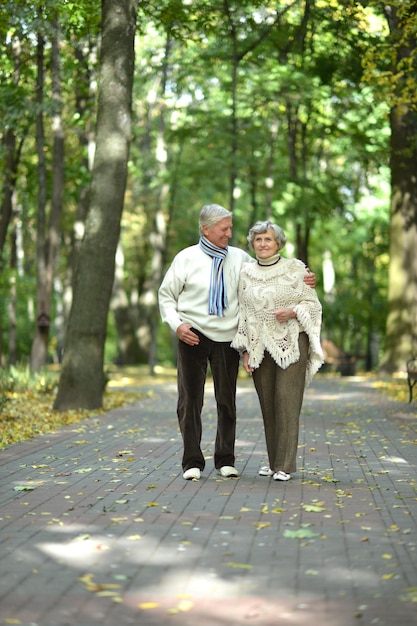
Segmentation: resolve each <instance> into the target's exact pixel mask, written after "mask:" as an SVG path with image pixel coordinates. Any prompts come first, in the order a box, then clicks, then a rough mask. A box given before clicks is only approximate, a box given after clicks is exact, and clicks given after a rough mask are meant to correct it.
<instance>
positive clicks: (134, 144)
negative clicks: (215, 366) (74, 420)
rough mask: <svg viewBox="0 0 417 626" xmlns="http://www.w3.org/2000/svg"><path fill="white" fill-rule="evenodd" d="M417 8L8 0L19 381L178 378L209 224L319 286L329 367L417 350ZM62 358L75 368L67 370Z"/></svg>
mask: <svg viewBox="0 0 417 626" xmlns="http://www.w3.org/2000/svg"><path fill="white" fill-rule="evenodd" d="M416 32H417V9H416V4H415V2H411V1H410V0H401V1H400V0H398V1H392V2H388V3H387V2H380V1H377V0H369V1H363V2H353V1H351V0H328V1H324V0H283V1H281V2H258V1H255V2H253V1H252V2H249V1H247V0H239V1H237V0H212V1H205V0H195V1H194V0H182V1H181V0H158V2H155V1H149V2H145V1H139V2H136V1H133V0H103V2H102V3H101V5H100V3H97V2H94V1H92V0H79V1H77V2H73V1H71V0H61V1H60V2H57V1H56V0H53V1H52V0H45V1H44V2H42V3H38V2H31V1H30V0H25V1H23V0H17V1H14V2H10V1H9V0H5V1H3V3H2V6H1V7H0V33H1V41H2V46H1V51H0V53H1V66H0V74H1V85H0V93H1V98H0V110H1V119H2V126H1V147H0V159H1V175H2V179H3V180H2V183H3V184H2V195H1V215H0V252H1V273H0V364H1V367H2V368H4V369H5V370H7V369H8V368H10V367H11V366H15V365H16V364H22V363H23V364H26V363H27V364H28V366H29V367H30V371H31V372H40V371H42V368H44V367H45V365H46V364H48V363H56V364H58V365H59V368H60V371H61V376H60V382H59V389H58V394H57V397H56V399H55V403H54V406H55V408H56V409H58V410H66V409H69V408H79V407H84V408H96V407H98V406H100V405H101V403H102V396H103V390H104V387H105V382H106V372H105V366H106V363H116V364H120V365H132V364H133V365H136V364H144V363H145V364H147V365H148V367H149V371H150V372H151V373H154V372H155V369H156V367H157V366H158V365H160V364H169V363H171V364H172V363H175V340H174V338H173V337H172V336H171V335H170V332H169V329H168V328H167V327H166V326H163V325H162V324H161V321H160V317H159V312H158V307H157V289H158V287H159V284H160V282H161V279H162V276H163V274H164V271H165V269H166V267H167V265H168V263H169V262H170V261H171V259H172V257H173V256H174V254H175V253H176V252H177V251H178V250H180V249H181V248H183V247H185V246H187V245H191V244H194V243H196V242H197V240H198V215H199V211H200V209H201V206H202V205H203V204H206V203H211V202H215V203H218V204H222V205H223V206H225V207H227V208H228V209H230V210H231V211H232V212H233V214H234V237H233V242H232V243H233V244H234V245H237V246H241V247H244V248H245V247H246V234H247V231H248V229H249V228H250V226H251V225H252V224H253V223H254V222H255V221H256V220H257V219H265V218H267V219H272V220H274V221H276V222H277V223H278V224H280V225H281V226H282V227H283V228H284V230H285V232H286V234H287V237H288V240H289V243H288V244H287V246H286V249H285V253H286V255H288V256H296V257H298V258H301V259H303V260H304V261H305V262H306V263H307V264H308V265H309V267H311V268H312V270H313V271H314V272H315V274H316V277H317V291H318V293H319V296H320V299H321V301H322V303H323V332H322V338H323V343H324V346H325V349H326V354H327V356H328V366H329V367H335V368H336V369H337V370H338V371H341V372H342V373H349V372H350V373H351V372H352V371H354V369H358V368H360V369H363V370H366V371H371V370H376V369H379V370H381V371H382V370H383V371H386V372H396V371H404V369H405V363H406V360H407V359H408V358H409V357H410V356H411V355H412V354H417V255H416V250H417V96H416V94H417V60H416ZM63 355H64V356H63Z"/></svg>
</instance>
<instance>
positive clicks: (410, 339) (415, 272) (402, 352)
mask: <svg viewBox="0 0 417 626" xmlns="http://www.w3.org/2000/svg"><path fill="white" fill-rule="evenodd" d="M391 134H392V137H391V155H392V156H391V184H392V197H391V220H390V267H389V286H388V318H387V331H386V345H385V353H384V358H383V361H382V369H383V370H385V371H388V372H393V371H401V370H405V364H406V360H407V359H408V358H410V356H411V355H412V354H414V355H415V354H417V252H416V251H417V146H416V141H415V139H416V135H417V115H416V113H414V112H409V113H407V114H406V115H404V114H402V113H401V111H400V110H399V109H395V110H393V111H392V113H391Z"/></svg>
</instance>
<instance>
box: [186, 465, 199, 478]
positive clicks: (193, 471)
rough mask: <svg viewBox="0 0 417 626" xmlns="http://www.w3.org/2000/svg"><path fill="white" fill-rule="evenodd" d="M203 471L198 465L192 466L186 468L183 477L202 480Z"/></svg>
mask: <svg viewBox="0 0 417 626" xmlns="http://www.w3.org/2000/svg"><path fill="white" fill-rule="evenodd" d="M200 475H201V472H200V470H199V469H198V467H190V469H188V470H185V472H184V474H183V475H182V477H183V478H184V480H200Z"/></svg>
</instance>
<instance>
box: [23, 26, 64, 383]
mask: <svg viewBox="0 0 417 626" xmlns="http://www.w3.org/2000/svg"><path fill="white" fill-rule="evenodd" d="M51 49H52V60H51V74H52V99H53V107H54V110H53V117H52V135H53V157H52V198H51V210H50V213H49V224H48V230H46V228H47V225H46V206H45V205H46V168H45V161H44V157H43V155H42V156H41V150H42V146H43V115H42V111H41V110H40V112H39V119H38V124H39V126H38V131H39V137H38V158H39V159H40V163H39V168H40V174H39V182H40V189H41V192H40V194H39V196H40V200H39V217H38V245H37V262H38V264H37V308H38V315H37V318H36V327H35V338H34V341H33V345H32V352H31V358H30V366H31V370H32V371H34V372H38V371H39V370H40V369H41V368H42V367H43V366H44V365H45V363H46V361H47V357H48V340H49V328H50V320H51V302H52V292H53V280H54V273H55V266H56V260H57V258H58V251H59V241H60V232H61V213H62V197H63V192H64V130H63V124H62V96H61V62H60V37H59V26H58V20H57V18H56V17H55V19H54V23H53V37H52V48H51ZM42 57H43V54H42ZM42 66H43V58H39V68H38V69H39V72H40V73H41V75H43V69H42ZM39 90H40V91H39V103H41V102H42V100H43V98H42V92H43V78H42V79H40V80H39ZM44 186H45V189H43V187H44Z"/></svg>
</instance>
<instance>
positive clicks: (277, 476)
mask: <svg viewBox="0 0 417 626" xmlns="http://www.w3.org/2000/svg"><path fill="white" fill-rule="evenodd" d="M272 478H273V479H274V480H290V478H291V474H287V472H282V471H281V470H280V471H279V472H275V474H274V475H273V476H272Z"/></svg>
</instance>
